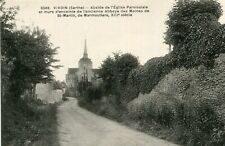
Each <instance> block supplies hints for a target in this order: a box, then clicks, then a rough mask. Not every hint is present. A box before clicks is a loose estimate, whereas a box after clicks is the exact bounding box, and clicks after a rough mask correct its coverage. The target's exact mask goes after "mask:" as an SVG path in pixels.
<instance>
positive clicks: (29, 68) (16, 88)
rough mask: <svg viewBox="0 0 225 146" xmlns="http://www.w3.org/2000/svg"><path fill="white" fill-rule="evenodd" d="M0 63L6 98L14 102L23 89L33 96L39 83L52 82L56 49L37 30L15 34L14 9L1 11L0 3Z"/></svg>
mask: <svg viewBox="0 0 225 146" xmlns="http://www.w3.org/2000/svg"><path fill="white" fill-rule="evenodd" d="M1 12H2V15H1V26H2V27H1V32H2V37H1V42H2V44H1V46H2V49H1V55H2V56H1V61H2V64H3V65H4V66H3V67H2V68H3V70H2V73H3V76H2V77H3V78H2V79H4V78H5V79H8V82H9V90H10V91H9V93H11V95H9V97H11V98H10V99H11V100H14V101H17V100H18V99H19V97H20V95H21V94H22V93H23V92H24V90H25V89H31V90H32V91H33V92H35V91H34V89H35V85H36V84H37V83H39V82H47V81H49V80H52V79H53V74H52V71H53V69H54V68H59V67H60V66H59V65H54V63H56V62H58V60H57V59H55V58H54V57H55V55H56V54H57V47H56V48H54V47H53V45H52V44H51V43H50V41H49V36H48V35H47V34H46V33H45V31H44V30H41V29H39V28H38V27H36V28H33V29H30V28H29V27H27V28H24V29H21V30H16V29H15V23H14V18H15V15H16V12H17V10H16V9H15V8H9V9H6V8H4V2H3V3H1Z"/></svg>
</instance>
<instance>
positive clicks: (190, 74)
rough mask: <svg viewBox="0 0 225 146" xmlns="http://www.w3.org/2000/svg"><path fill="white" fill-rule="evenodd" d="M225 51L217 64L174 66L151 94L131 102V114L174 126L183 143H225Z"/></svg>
mask: <svg viewBox="0 0 225 146" xmlns="http://www.w3.org/2000/svg"><path fill="white" fill-rule="evenodd" d="M224 71H225V54H221V55H220V57H218V58H217V59H216V63H215V67H214V68H213V69H207V68H206V67H204V66H200V67H198V68H194V69H190V70H187V69H185V68H181V69H175V70H173V71H172V72H171V73H169V74H168V75H166V76H165V77H164V78H163V79H162V80H161V81H160V82H159V84H158V85H156V86H155V88H154V89H153V90H152V91H151V93H150V94H144V95H143V94H139V97H138V98H136V99H134V100H133V101H131V102H130V103H129V104H128V111H129V114H130V115H131V116H132V117H136V118H137V119H144V120H147V121H148V120H154V121H156V122H158V123H160V124H162V125H165V126H168V127H171V128H174V129H175V132H176V133H177V137H178V138H180V141H182V142H183V143H189V144H192V145H224V144H225V139H224V137H225V120H224V119H225V118H224V117H225V110H224V109H223V107H225V104H224V103H225V96H224V95H225V74H224Z"/></svg>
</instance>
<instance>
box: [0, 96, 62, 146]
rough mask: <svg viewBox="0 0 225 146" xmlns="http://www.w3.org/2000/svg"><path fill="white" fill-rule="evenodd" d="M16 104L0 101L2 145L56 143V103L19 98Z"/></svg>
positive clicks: (18, 145) (20, 145)
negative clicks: (0, 110) (0, 105)
mask: <svg viewBox="0 0 225 146" xmlns="http://www.w3.org/2000/svg"><path fill="white" fill-rule="evenodd" d="M17 106H19V107H20V108H17V107H15V105H12V104H6V103H2V117H3V118H2V131H1V133H2V137H1V139H2V145H13V146H24V145H26V144H31V143H45V144H37V145H55V146H56V145H58V144H57V135H56V131H57V129H56V128H57V121H56V105H43V104H40V103H38V102H37V101H34V100H30V101H29V102H28V101H24V100H20V102H19V103H18V105H17Z"/></svg>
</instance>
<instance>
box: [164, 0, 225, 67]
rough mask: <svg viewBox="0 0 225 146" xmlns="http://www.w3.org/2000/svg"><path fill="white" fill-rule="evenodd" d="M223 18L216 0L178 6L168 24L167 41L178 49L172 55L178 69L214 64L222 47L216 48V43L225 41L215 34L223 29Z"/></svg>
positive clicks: (183, 3)
mask: <svg viewBox="0 0 225 146" xmlns="http://www.w3.org/2000/svg"><path fill="white" fill-rule="evenodd" d="M221 15H222V9H221V6H220V4H219V3H218V2H216V1H215V0H207V1H194V0H188V1H184V2H180V1H179V2H177V3H176V5H175V6H174V7H173V9H172V11H171V12H170V13H169V20H168V21H166V24H167V26H168V29H167V32H166V37H165V42H166V43H167V44H169V45H173V46H174V47H173V51H172V52H171V54H172V57H173V58H175V60H174V61H175V64H176V67H180V66H184V67H187V68H190V67H194V66H198V65H201V64H203V65H205V66H212V65H213V62H214V58H215V57H217V56H218V53H221V52H220V50H221V49H220V48H221V47H222V46H218V45H217V47H216V48H215V46H214V45H215V41H216V40H217V38H221V39H220V40H219V41H221V42H225V40H224V39H223V38H222V37H221V36H218V35H215V32H217V31H218V30H219V29H220V27H221V24H220V23H219V22H218V19H219V18H220V16H221ZM220 35H221V34H220ZM216 37H217V38H216ZM220 44H221V43H220Z"/></svg>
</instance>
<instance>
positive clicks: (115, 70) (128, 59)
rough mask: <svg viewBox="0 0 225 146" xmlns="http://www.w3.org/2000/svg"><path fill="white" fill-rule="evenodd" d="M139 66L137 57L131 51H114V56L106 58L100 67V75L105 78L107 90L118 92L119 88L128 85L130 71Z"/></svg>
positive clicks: (104, 82)
mask: <svg viewBox="0 0 225 146" xmlns="http://www.w3.org/2000/svg"><path fill="white" fill-rule="evenodd" d="M137 66H139V62H138V59H137V57H135V56H133V55H132V54H129V53H126V54H122V55H120V54H119V53H114V56H113V57H108V58H106V59H105V60H104V61H103V64H102V65H101V68H100V77H101V78H102V79H103V84H104V89H105V90H106V92H107V93H114V94H117V93H118V92H119V88H122V87H124V86H125V85H126V83H127V78H128V75H129V73H130V71H131V70H132V69H134V68H136V67H137Z"/></svg>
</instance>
